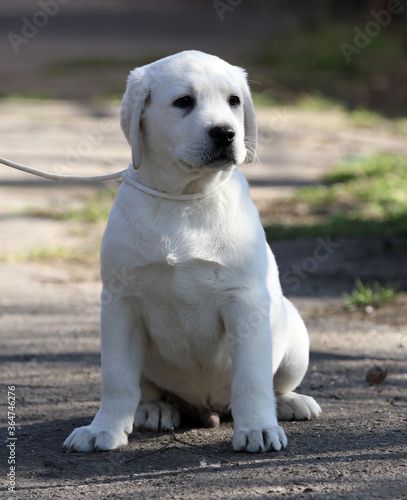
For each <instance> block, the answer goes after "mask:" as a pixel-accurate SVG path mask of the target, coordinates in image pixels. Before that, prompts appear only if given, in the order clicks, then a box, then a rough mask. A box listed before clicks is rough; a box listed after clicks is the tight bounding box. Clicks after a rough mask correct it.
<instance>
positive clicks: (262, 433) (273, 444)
mask: <svg viewBox="0 0 407 500" xmlns="http://www.w3.org/2000/svg"><path fill="white" fill-rule="evenodd" d="M286 446H287V438H286V435H285V433H284V431H283V429H282V428H281V427H280V426H279V425H273V426H271V427H267V428H265V429H235V432H234V435H233V449H234V450H235V451H247V452H249V453H260V452H264V451H270V450H275V451H280V450H281V449H284V448H285V447H286Z"/></svg>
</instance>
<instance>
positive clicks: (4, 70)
mask: <svg viewBox="0 0 407 500" xmlns="http://www.w3.org/2000/svg"><path fill="white" fill-rule="evenodd" d="M60 1H61V2H62V0H60ZM63 2H64V3H60V2H59V1H58V0H43V1H41V0H39V1H31V0H30V1H28V0H13V2H2V3H1V5H0V67H1V75H2V77H1V79H0V96H1V97H3V98H4V97H5V96H10V95H13V96H14V95H16V94H17V95H19V94H23V95H25V96H31V97H41V98H63V99H79V100H89V99H95V98H96V97H98V96H104V97H110V96H118V95H120V94H122V92H123V89H124V82H125V77H126V75H127V73H128V71H129V70H130V69H131V68H133V67H135V66H137V65H141V64H145V63H147V62H151V61H152V60H155V59H157V58H159V57H163V56H166V55H169V54H171V53H174V52H178V51H181V50H186V49H199V50H203V51H206V52H209V53H213V54H216V55H218V56H220V57H222V58H225V59H227V60H228V61H229V62H231V63H234V64H237V65H241V66H243V67H245V68H246V69H247V70H248V71H249V74H250V78H251V80H252V88H253V90H254V91H255V92H256V91H257V92H261V93H263V94H264V95H266V96H267V99H269V100H270V102H275V101H277V102H281V101H284V102H287V101H292V100H295V99H297V98H298V96H301V95H303V94H304V93H305V94H310V95H313V96H315V95H316V96H323V97H327V98H330V99H333V100H335V101H340V102H341V103H342V104H344V105H346V106H347V107H348V108H349V109H354V108H366V109H374V110H378V111H380V112H382V113H384V114H386V115H389V116H400V115H403V114H405V111H406V105H407V97H406V95H407V92H406V90H407V82H406V74H407V58H406V54H407V48H406V40H407V35H406V33H407V23H406V16H405V10H406V6H405V5H404V2H403V0H402V1H401V2H398V1H397V0H390V2H388V1H383V0H375V1H367V0H356V1H355V0H345V1H343V0H309V1H307V2H303V1H301V0H288V1H287V0H286V1H284V0H280V1H267V0H250V1H249V0H242V1H239V0H225V1H222V0H220V1H217V2H216V1H215V2H213V1H190V2H188V1H183V0H178V1H164V0H162V1H158V0H151V1H143V0H140V1H137V0H133V1H132V0H100V1H97V0H83V1H80V0H70V1H69V0H68V1H67V0H63ZM47 9H48V10H49V12H50V14H47V13H46V10H47ZM389 9H390V11H393V12H394V11H397V13H396V14H394V13H393V14H391V13H390V12H389ZM44 11H45V15H44ZM383 11H387V12H389V13H388V14H384V13H383ZM372 12H374V13H376V15H377V16H380V15H381V16H382V19H384V21H383V24H385V26H381V25H380V24H379V22H378V21H377V20H375V17H374V16H373V15H372ZM41 13H42V14H41ZM36 25H37V26H36ZM366 32H367V33H368V35H366ZM360 33H364V34H365V35H363V34H362V35H361V34H360ZM11 34H13V35H11ZM15 36H17V37H22V38H23V41H21V39H18V38H17V39H16V38H15V40H20V42H21V43H19V42H16V43H15V44H14V45H15V47H14V48H13V46H12V43H11V42H10V37H15ZM355 37H356V39H355ZM24 40H25V41H24ZM355 42H356V43H358V44H359V45H355ZM343 44H348V45H345V46H344V45H343ZM350 46H353V47H355V48H356V51H355V52H353V53H351V54H350V55H349V57H348V58H347V57H345V55H344V48H343V47H347V50H349V47H350ZM260 82H261V83H260Z"/></svg>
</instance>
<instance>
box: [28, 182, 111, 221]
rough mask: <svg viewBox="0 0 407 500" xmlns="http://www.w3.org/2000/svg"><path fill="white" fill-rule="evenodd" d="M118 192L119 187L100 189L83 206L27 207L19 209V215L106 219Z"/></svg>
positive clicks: (49, 217) (92, 219) (77, 219)
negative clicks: (62, 207) (61, 207)
mask: <svg viewBox="0 0 407 500" xmlns="http://www.w3.org/2000/svg"><path fill="white" fill-rule="evenodd" d="M116 193H117V189H107V188H106V189H104V190H103V191H99V192H98V193H97V194H96V195H94V196H92V197H90V198H88V199H87V200H86V201H85V203H84V206H83V207H82V208H64V209H58V208H52V209H50V208H45V209H44V208H32V207H27V208H25V209H23V210H21V211H19V215H30V216H32V217H42V218H47V219H52V220H59V221H67V220H73V221H78V222H84V223H95V222H99V221H106V220H107V218H108V217H109V213H110V210H111V208H112V204H113V201H114V198H115V196H116Z"/></svg>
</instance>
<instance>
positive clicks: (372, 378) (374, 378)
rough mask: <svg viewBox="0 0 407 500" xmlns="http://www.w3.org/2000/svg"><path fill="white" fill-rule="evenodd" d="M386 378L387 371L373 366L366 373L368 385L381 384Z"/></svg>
mask: <svg viewBox="0 0 407 500" xmlns="http://www.w3.org/2000/svg"><path fill="white" fill-rule="evenodd" d="M386 377H387V369H386V368H382V367H381V366H374V367H373V368H370V369H369V370H368V371H367V373H366V382H369V384H370V385H376V384H381V383H382V382H383V381H384V379H385V378H386Z"/></svg>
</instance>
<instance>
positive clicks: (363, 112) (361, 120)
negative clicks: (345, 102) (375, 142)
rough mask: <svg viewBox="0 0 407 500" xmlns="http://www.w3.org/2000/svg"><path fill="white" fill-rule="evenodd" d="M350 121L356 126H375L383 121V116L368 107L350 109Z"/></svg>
mask: <svg viewBox="0 0 407 500" xmlns="http://www.w3.org/2000/svg"><path fill="white" fill-rule="evenodd" d="M349 118H350V123H351V124H352V125H354V126H355V127H363V128H374V127H376V126H377V125H380V123H381V122H382V121H383V118H382V116H381V115H380V114H379V113H375V112H374V111H369V110H367V109H362V108H360V109H355V110H353V111H349Z"/></svg>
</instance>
